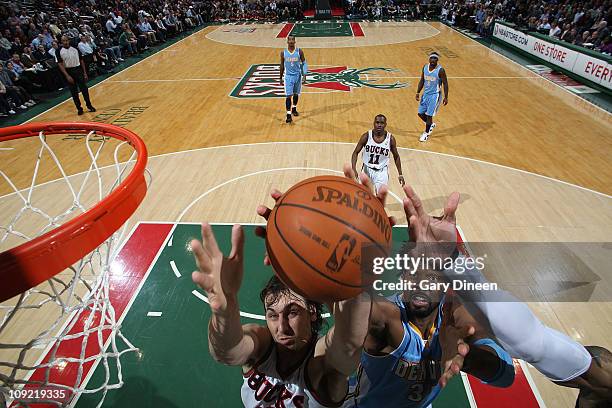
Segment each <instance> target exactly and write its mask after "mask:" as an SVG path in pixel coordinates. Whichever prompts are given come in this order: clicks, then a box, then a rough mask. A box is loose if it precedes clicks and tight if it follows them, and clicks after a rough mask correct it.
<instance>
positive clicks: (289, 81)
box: [285, 74, 302, 96]
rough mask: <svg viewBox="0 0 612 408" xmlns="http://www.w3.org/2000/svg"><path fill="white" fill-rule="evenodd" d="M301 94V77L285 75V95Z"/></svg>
mask: <svg viewBox="0 0 612 408" xmlns="http://www.w3.org/2000/svg"><path fill="white" fill-rule="evenodd" d="M301 92H302V76H301V75H287V74H285V95H287V96H291V95H299V94H300V93H301Z"/></svg>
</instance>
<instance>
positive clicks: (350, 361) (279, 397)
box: [191, 209, 371, 408]
mask: <svg viewBox="0 0 612 408" xmlns="http://www.w3.org/2000/svg"><path fill="white" fill-rule="evenodd" d="M269 212H270V210H269V209H267V214H268V215H269ZM202 238H203V243H201V242H200V241H198V240H194V241H192V242H191V247H192V249H193V253H194V256H195V258H196V262H197V265H198V268H199V271H196V272H194V273H193V274H192V279H193V281H194V282H195V283H196V284H198V285H199V286H200V287H201V288H202V289H203V290H204V291H205V292H206V294H207V296H208V301H209V303H210V308H211V311H212V315H211V318H210V322H209V325H208V346H209V350H210V354H211V355H212V357H213V358H214V359H215V360H217V361H219V362H221V363H223V364H227V365H233V366H242V370H243V375H244V383H243V386H242V389H241V395H242V402H243V404H244V405H245V407H247V408H250V407H287V408H290V407H294V408H301V407H323V406H330V407H331V406H339V405H340V404H341V402H342V401H343V400H344V397H345V396H346V393H347V389H348V377H349V375H350V374H351V373H352V372H353V371H354V370H355V369H356V367H357V365H358V362H359V356H360V354H361V347H362V345H363V341H364V338H365V334H366V332H367V325H368V316H369V313H370V307H371V298H370V297H369V295H368V294H366V293H363V294H361V295H359V296H357V297H355V298H352V299H348V300H345V301H341V302H336V303H333V304H332V305H330V307H331V310H332V313H333V316H334V321H335V325H334V326H333V327H332V328H331V329H330V330H329V331H328V332H327V334H326V335H325V336H322V337H319V335H318V331H319V329H320V328H321V325H322V316H321V305H320V304H317V303H315V302H312V301H309V300H306V299H304V298H303V297H302V296H300V295H298V294H296V293H295V292H293V291H291V290H290V289H289V288H287V287H286V286H285V285H284V284H282V282H280V280H278V278H276V277H274V278H272V279H271V280H270V282H269V283H268V284H267V286H266V287H265V288H264V289H263V290H262V292H261V295H260V298H261V300H262V302H263V304H264V308H265V318H266V325H263V326H262V325H258V324H245V325H241V322H240V309H239V306H238V291H239V289H240V285H241V281H242V273H243V250H244V233H243V231H242V228H241V227H240V226H239V225H235V226H234V228H233V229H232V239H231V240H232V250H231V253H230V255H229V257H227V258H226V257H224V255H223V253H222V252H221V251H220V250H219V247H218V246H217V242H216V240H215V237H214V235H213V233H212V229H211V227H210V225H208V224H204V225H203V226H202Z"/></svg>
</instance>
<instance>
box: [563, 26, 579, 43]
mask: <svg viewBox="0 0 612 408" xmlns="http://www.w3.org/2000/svg"><path fill="white" fill-rule="evenodd" d="M572 30H573V29H572V25H571V24H570V23H565V25H564V26H563V32H562V33H561V36H560V37H559V39H560V40H561V41H566V42H569V43H571V42H572V41H574V37H573V36H574V35H576V33H575V30H574V33H573V34H572Z"/></svg>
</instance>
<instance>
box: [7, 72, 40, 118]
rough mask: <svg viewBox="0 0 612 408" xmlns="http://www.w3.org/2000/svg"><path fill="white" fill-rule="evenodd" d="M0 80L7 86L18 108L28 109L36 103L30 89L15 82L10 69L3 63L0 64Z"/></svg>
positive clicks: (9, 94)
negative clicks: (29, 91)
mask: <svg viewBox="0 0 612 408" xmlns="http://www.w3.org/2000/svg"><path fill="white" fill-rule="evenodd" d="M0 82H2V84H4V86H5V87H6V91H7V95H8V96H9V97H10V98H11V99H13V101H14V103H15V106H16V107H17V108H19V109H28V107H30V106H34V105H36V102H35V101H34V99H32V96H31V95H30V94H29V93H28V91H26V90H25V89H23V88H22V87H20V86H18V85H16V84H15V83H13V81H12V80H11V76H10V74H9V71H7V70H6V69H5V68H4V66H3V65H2V64H0Z"/></svg>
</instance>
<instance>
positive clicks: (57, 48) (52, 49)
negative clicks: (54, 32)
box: [47, 41, 59, 61]
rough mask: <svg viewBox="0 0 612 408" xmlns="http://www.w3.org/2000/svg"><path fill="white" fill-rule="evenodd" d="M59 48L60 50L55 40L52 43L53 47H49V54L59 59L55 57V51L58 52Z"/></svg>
mask: <svg viewBox="0 0 612 408" xmlns="http://www.w3.org/2000/svg"><path fill="white" fill-rule="evenodd" d="M57 50H59V45H58V43H57V41H53V42H52V43H51V48H50V49H49V51H47V52H48V54H49V55H51V56H52V57H53V59H54V60H56V61H57V58H55V53H56V52H57Z"/></svg>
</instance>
